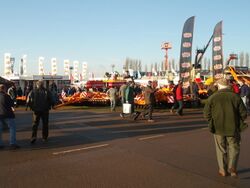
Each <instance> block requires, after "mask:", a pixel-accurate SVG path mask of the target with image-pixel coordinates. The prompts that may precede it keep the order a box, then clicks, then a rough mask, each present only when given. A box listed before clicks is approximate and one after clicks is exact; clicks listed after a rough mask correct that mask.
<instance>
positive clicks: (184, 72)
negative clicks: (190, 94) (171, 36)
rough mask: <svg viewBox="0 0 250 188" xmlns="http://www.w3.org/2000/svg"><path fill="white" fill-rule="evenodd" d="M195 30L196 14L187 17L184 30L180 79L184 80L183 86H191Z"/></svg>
mask: <svg viewBox="0 0 250 188" xmlns="http://www.w3.org/2000/svg"><path fill="white" fill-rule="evenodd" d="M193 31H194V16H192V17H190V18H188V19H187V21H186V22H185V24H184V27H183V31H182V39H181V54H180V79H181V80H182V81H183V88H188V87H189V86H190V76H191V70H192V43H193Z"/></svg>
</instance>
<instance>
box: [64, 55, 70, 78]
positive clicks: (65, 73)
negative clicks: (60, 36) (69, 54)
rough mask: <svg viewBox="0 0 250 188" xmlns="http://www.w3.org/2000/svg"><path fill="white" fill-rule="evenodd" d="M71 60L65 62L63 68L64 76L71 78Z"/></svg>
mask: <svg viewBox="0 0 250 188" xmlns="http://www.w3.org/2000/svg"><path fill="white" fill-rule="evenodd" d="M69 63H70V62H69V60H68V59H65V60H64V61H63V67H64V75H66V76H69V74H70V71H69Z"/></svg>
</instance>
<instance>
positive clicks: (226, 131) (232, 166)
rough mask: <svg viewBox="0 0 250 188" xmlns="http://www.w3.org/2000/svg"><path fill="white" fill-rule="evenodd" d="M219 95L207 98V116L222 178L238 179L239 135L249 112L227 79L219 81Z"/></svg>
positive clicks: (217, 93) (205, 115) (205, 114)
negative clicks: (228, 175)
mask: <svg viewBox="0 0 250 188" xmlns="http://www.w3.org/2000/svg"><path fill="white" fill-rule="evenodd" d="M217 85H218V92H216V93H214V94H213V95H211V96H210V97H209V98H208V101H207V103H206V105H205V107H204V117H205V118H206V119H207V121H208V122H209V129H210V132H212V133H213V134H214V140H215V146H216V155H217V162H218V166H219V175H221V176H223V177H224V176H226V175H227V173H229V174H230V175H231V176H232V177H237V163H238V159H239V154H240V132H241V131H243V130H244V129H245V128H246V127H247V125H246V124H245V123H244V120H245V119H246V118H247V110H246V107H245V105H244V104H243V101H242V100H241V98H240V96H239V95H237V94H235V93H233V92H232V90H231V89H230V87H229V85H228V81H227V80H226V79H225V78H221V79H220V80H218V81H217Z"/></svg>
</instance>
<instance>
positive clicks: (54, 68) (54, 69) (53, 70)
mask: <svg viewBox="0 0 250 188" xmlns="http://www.w3.org/2000/svg"><path fill="white" fill-rule="evenodd" d="M56 74H57V62H56V58H51V75H56Z"/></svg>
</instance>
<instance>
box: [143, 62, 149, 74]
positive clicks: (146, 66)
mask: <svg viewBox="0 0 250 188" xmlns="http://www.w3.org/2000/svg"><path fill="white" fill-rule="evenodd" d="M144 71H145V72H146V73H147V72H148V65H147V64H145V68H144Z"/></svg>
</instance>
